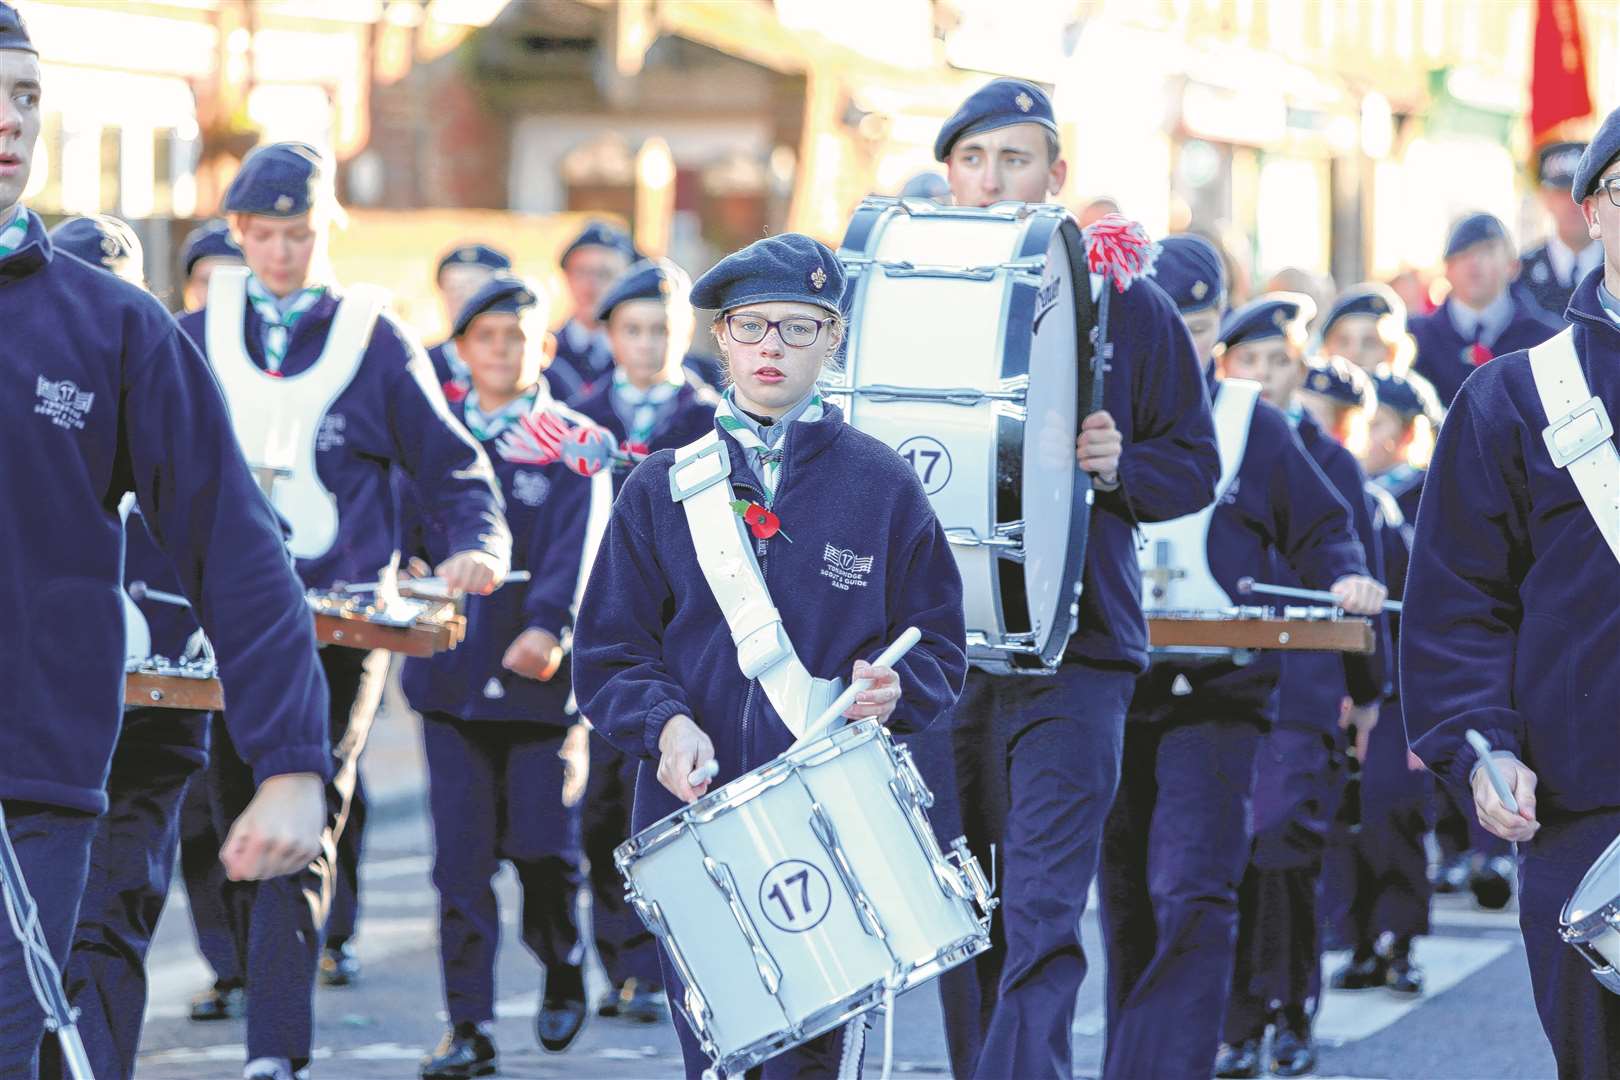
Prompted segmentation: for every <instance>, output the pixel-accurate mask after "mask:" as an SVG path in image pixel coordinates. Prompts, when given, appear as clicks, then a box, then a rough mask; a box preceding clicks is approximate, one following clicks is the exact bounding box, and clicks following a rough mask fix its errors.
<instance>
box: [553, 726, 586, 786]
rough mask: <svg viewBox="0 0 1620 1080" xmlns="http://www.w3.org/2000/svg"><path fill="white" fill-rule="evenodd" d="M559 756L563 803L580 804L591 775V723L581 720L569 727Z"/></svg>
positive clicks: (558, 752) (558, 753)
mask: <svg viewBox="0 0 1620 1080" xmlns="http://www.w3.org/2000/svg"><path fill="white" fill-rule="evenodd" d="M557 756H558V757H560V758H562V762H563V789H562V801H563V805H564V806H578V805H579V800H580V799H581V798H582V797H583V796H584V795H585V784H586V782H587V781H588V780H589V779H590V775H591V728H590V725H589V724H586V723H584V722H583V721H581V722H579V723H576V724H574V725H572V726H571V727H569V729H568V734H567V735H564V736H563V744H562V749H561V750H559V751H557Z"/></svg>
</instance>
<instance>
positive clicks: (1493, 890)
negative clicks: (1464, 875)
mask: <svg viewBox="0 0 1620 1080" xmlns="http://www.w3.org/2000/svg"><path fill="white" fill-rule="evenodd" d="M1468 888H1469V889H1470V890H1471V891H1472V892H1473V894H1474V899H1475V900H1476V901H1478V903H1479V906H1480V907H1482V908H1485V909H1486V910H1487V911H1501V910H1502V909H1503V908H1505V907H1507V906H1508V901H1510V900H1512V899H1513V862H1512V860H1510V859H1508V858H1506V857H1505V856H1502V855H1497V856H1495V857H1493V858H1490V859H1486V860H1485V863H1484V865H1482V866H1481V867H1480V868H1479V869H1477V870H1475V871H1474V873H1473V876H1472V877H1470V878H1469V879H1468Z"/></svg>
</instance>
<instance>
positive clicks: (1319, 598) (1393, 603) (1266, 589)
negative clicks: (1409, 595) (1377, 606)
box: [1237, 577, 1401, 613]
mask: <svg viewBox="0 0 1620 1080" xmlns="http://www.w3.org/2000/svg"><path fill="white" fill-rule="evenodd" d="M1237 591H1238V592H1240V593H1242V594H1243V595H1245V596H1248V595H1250V594H1251V593H1261V594H1263V595H1265V596H1281V597H1283V598H1285V599H1291V600H1314V601H1316V602H1317V603H1319V604H1333V605H1334V606H1337V605H1338V603H1339V598H1338V597H1336V596H1334V595H1333V594H1332V593H1330V592H1326V591H1324V590H1322V589H1296V588H1294V587H1293V586H1292V585H1267V584H1265V583H1264V582H1260V581H1256V580H1254V578H1252V577H1246V578H1238V582H1237ZM1384 610H1385V611H1388V612H1394V613H1399V612H1400V610H1401V602H1400V601H1399V600H1385V601H1384Z"/></svg>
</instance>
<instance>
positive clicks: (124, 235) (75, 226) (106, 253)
mask: <svg viewBox="0 0 1620 1080" xmlns="http://www.w3.org/2000/svg"><path fill="white" fill-rule="evenodd" d="M51 246H52V247H54V248H56V249H57V250H59V251H65V252H67V253H68V254H69V255H73V256H76V257H77V258H80V259H83V260H84V261H85V262H87V263H89V264H90V265H91V266H99V267H101V268H102V269H103V270H109V271H111V272H112V273H114V274H117V275H118V276H119V277H125V278H130V279H132V280H140V279H142V278H144V277H145V276H146V260H145V257H144V256H143V254H142V252H141V241H140V238H139V237H138V236H136V235H135V230H134V229H132V228H130V227H129V224H128V223H127V222H125V221H122V220H120V219H119V218H115V217H113V216H112V215H111V214H90V215H88V216H86V217H76V218H68V219H67V220H66V221H64V222H62V224H60V225H58V226H57V227H56V228H54V229H52V230H51Z"/></svg>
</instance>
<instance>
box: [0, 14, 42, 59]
mask: <svg viewBox="0 0 1620 1080" xmlns="http://www.w3.org/2000/svg"><path fill="white" fill-rule="evenodd" d="M0 49H15V50H17V51H19V52H31V53H34V54H35V55H38V54H39V50H38V49H36V48H34V42H33V39H32V38H30V37H29V36H28V24H27V23H25V22H23V17H22V15H21V13H19V12H18V11H17V9H16V8H14V7H12V6H11V5H10V4H8V3H6V2H5V0H0Z"/></svg>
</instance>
